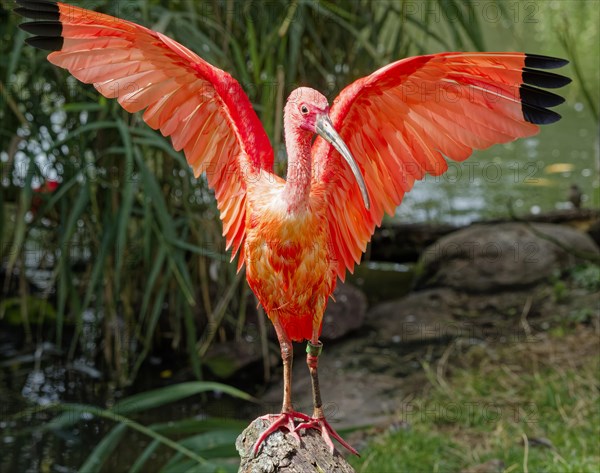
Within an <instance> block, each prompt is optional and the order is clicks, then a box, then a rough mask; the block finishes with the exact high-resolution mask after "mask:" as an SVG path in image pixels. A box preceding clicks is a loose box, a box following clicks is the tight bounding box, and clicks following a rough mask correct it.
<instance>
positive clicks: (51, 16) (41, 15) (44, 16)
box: [13, 7, 60, 21]
mask: <svg viewBox="0 0 600 473" xmlns="http://www.w3.org/2000/svg"><path fill="white" fill-rule="evenodd" d="M13 11H14V12H15V13H16V14H17V15H21V16H22V17H24V18H28V19H30V20H36V21H40V20H49V21H58V20H59V18H60V13H59V12H58V8H57V9H56V11H54V10H32V9H31V8H25V7H19V8H15V9H14V10H13Z"/></svg>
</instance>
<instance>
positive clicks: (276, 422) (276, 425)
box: [252, 411, 311, 456]
mask: <svg viewBox="0 0 600 473" xmlns="http://www.w3.org/2000/svg"><path fill="white" fill-rule="evenodd" d="M259 419H262V420H266V421H269V422H270V423H271V425H270V426H269V427H268V428H267V429H266V430H265V431H264V432H263V433H262V434H261V435H260V437H258V440H257V441H256V443H255V444H254V446H253V447H252V450H253V451H254V455H255V456H256V455H257V454H258V450H259V448H260V445H261V444H262V443H263V442H264V441H265V440H266V439H267V437H268V436H269V435H271V434H272V433H273V432H276V431H278V430H279V429H287V430H288V431H289V432H290V433H291V434H292V435H293V436H294V437H295V438H296V439H297V440H298V443H301V440H300V436H299V435H298V432H296V430H297V428H296V425H295V424H294V421H295V420H297V419H298V420H301V421H303V422H308V421H310V420H311V418H310V417H309V416H307V415H306V414H303V413H302V412H297V411H289V412H282V413H281V414H267V415H264V416H262V417H259Z"/></svg>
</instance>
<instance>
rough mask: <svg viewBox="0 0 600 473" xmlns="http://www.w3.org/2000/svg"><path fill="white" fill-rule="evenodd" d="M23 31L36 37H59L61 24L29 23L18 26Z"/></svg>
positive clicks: (50, 22)
mask: <svg viewBox="0 0 600 473" xmlns="http://www.w3.org/2000/svg"><path fill="white" fill-rule="evenodd" d="M19 28H21V29H22V30H23V31H27V32H28V33H31V34H35V35H38V36H51V37H55V36H60V35H61V34H62V24H61V22H60V21H30V22H28V23H21V24H20V25H19Z"/></svg>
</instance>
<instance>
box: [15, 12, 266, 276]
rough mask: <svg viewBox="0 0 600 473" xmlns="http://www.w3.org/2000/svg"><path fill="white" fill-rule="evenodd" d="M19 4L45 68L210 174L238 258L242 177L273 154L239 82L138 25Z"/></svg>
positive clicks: (260, 167)
mask: <svg viewBox="0 0 600 473" xmlns="http://www.w3.org/2000/svg"><path fill="white" fill-rule="evenodd" d="M17 3H18V4H20V6H21V8H19V9H17V12H18V13H20V14H21V15H23V16H25V17H28V18H31V19H33V20H38V21H33V22H30V23H24V24H23V25H22V27H23V29H24V30H26V31H28V32H31V33H34V34H38V35H39V36H38V37H36V38H31V39H30V40H28V41H29V42H30V44H32V45H34V46H36V47H41V48H44V49H49V50H51V51H52V52H51V53H50V54H49V55H48V60H49V61H50V62H52V63H53V64H55V65H57V66H59V67H63V68H65V69H67V70H68V71H69V72H70V73H71V74H72V75H73V76H75V77H76V78H77V79H79V80H81V81H82V82H85V83H91V84H93V85H94V87H95V88H96V89H97V90H98V91H99V92H100V93H101V94H102V95H104V96H105V97H108V98H116V99H117V100H118V101H119V103H120V104H121V106H122V107H123V108H124V109H125V110H127V111H129V112H139V111H142V110H144V113H143V115H142V117H143V119H144V121H146V123H147V124H148V125H149V126H151V127H152V128H154V129H158V130H160V132H161V133H162V134H163V135H164V136H170V137H171V140H172V143H173V147H174V148H175V149H176V150H177V151H179V150H183V152H184V154H185V157H186V159H187V161H188V163H189V165H190V166H191V167H192V168H193V170H194V174H195V175H196V176H199V175H200V174H201V173H202V172H206V173H207V181H208V184H209V186H211V187H212V188H213V189H214V190H215V196H216V197H217V201H218V207H219V210H220V212H221V219H222V220H223V234H224V236H225V237H226V241H227V246H228V248H229V247H233V255H232V257H233V256H235V254H236V253H237V251H238V250H239V248H240V246H241V244H242V242H243V241H244V238H245V214H246V208H245V206H246V178H247V177H250V176H251V175H253V174H255V173H259V172H265V171H266V172H272V169H273V150H272V148H271V145H270V143H269V140H268V138H267V135H266V133H265V131H264V129H263V127H262V125H261V124H260V121H259V120H258V117H257V116H256V113H255V112H254V110H253V109H252V105H251V104H250V101H249V99H248V97H247V96H246V94H245V93H244V92H243V90H242V88H241V87H240V85H239V83H238V82H237V81H235V80H234V79H233V78H232V77H231V76H230V75H229V74H227V73H226V72H224V71H221V70H219V69H217V68H215V67H213V66H211V65H210V64H208V63H207V62H206V61H204V60H203V59H201V58H200V57H199V56H197V55H196V54H194V53H193V52H191V51H190V50H188V49H186V48H185V47H183V46H182V45H180V44H179V43H177V42H175V41H173V40H172V39H170V38H168V37H166V36H164V35H163V34H161V33H157V32H154V31H152V30H149V29H147V28H145V27H143V26H140V25H136V24H135V23H131V22H128V21H125V20H121V19H117V18H114V17H111V16H108V15H104V14H100V13H96V12H92V11H88V10H85V9H83V8H78V7H75V6H72V5H66V4H63V3H59V2H52V1H47V0H43V1H42V0H17ZM39 20H43V21H39ZM242 170H243V171H242ZM243 262H244V258H243V255H242V257H241V258H240V262H239V265H240V267H241V265H242V264H243Z"/></svg>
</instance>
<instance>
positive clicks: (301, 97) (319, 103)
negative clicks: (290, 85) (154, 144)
mask: <svg viewBox="0 0 600 473" xmlns="http://www.w3.org/2000/svg"><path fill="white" fill-rule="evenodd" d="M285 122H286V123H289V124H291V125H292V126H294V125H295V127H296V128H298V129H300V130H305V131H308V132H311V133H316V134H318V135H319V136H321V137H322V138H323V139H324V140H326V141H327V142H329V143H330V144H331V145H332V146H333V147H334V148H335V149H336V150H337V151H338V152H339V153H340V154H341V155H342V157H343V158H344V159H345V160H346V162H347V163H348V165H349V166H350V169H351V170H352V174H354V178H355V179H356V182H357V183H358V187H359V189H360V192H361V195H362V198H363V202H364V204H365V207H366V208H367V209H369V207H370V202H369V194H368V192H367V186H366V185H365V180H364V178H363V176H362V173H361V171H360V168H359V167H358V165H357V164H356V160H355V159H354V157H353V156H352V153H351V152H350V150H349V149H348V146H347V145H346V143H345V142H344V140H343V139H342V138H341V136H340V135H339V134H338V132H337V131H336V129H335V128H334V126H333V124H332V123H331V119H330V118H329V102H328V101H327V98H326V97H325V96H324V95H323V94H321V93H320V92H318V91H316V90H314V89H311V88H309V87H300V88H298V89H296V90H294V91H293V92H292V93H291V94H290V96H289V97H288V100H287V104H286V106H285Z"/></svg>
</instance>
